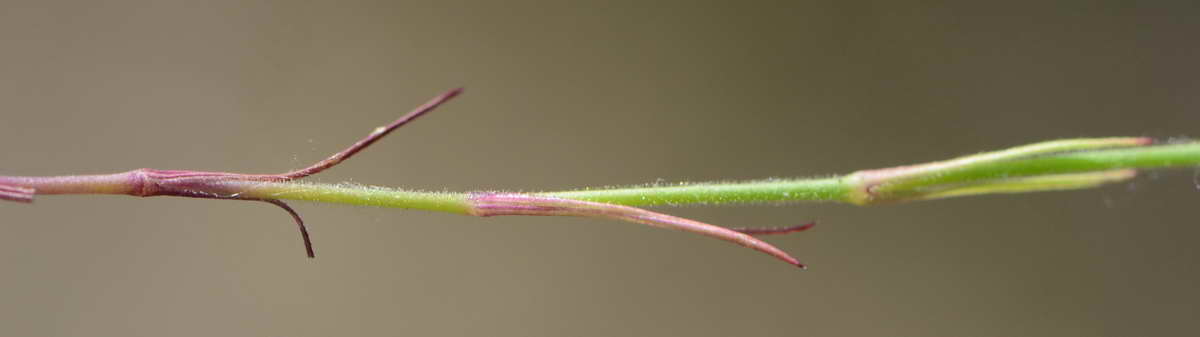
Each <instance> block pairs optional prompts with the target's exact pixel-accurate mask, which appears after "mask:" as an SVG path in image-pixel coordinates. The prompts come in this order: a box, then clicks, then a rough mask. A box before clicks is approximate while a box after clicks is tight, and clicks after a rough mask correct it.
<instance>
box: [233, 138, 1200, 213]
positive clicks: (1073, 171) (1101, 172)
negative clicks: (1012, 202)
mask: <svg viewBox="0 0 1200 337" xmlns="http://www.w3.org/2000/svg"><path fill="white" fill-rule="evenodd" d="M1107 140H1110V139H1100V140H1097V141H1098V143H1096V144H1099V142H1101V141H1107ZM1055 142H1060V143H1059V144H1070V146H1069V147H1071V148H1070V149H1083V150H1080V151H1078V152H1066V153H1048V154H1047V152H1046V151H1045V149H1046V148H1045V147H1044V146H1045V145H1044V144H1051V143H1054V142H1047V143H1039V144H1033V145H1027V146H1023V147H1018V148H1013V149H1009V150H1003V151H997V152H990V153H984V154H980V155H975V156H967V157H962V158H959V159H954V160H950V161H947V162H938V163H933V164H938V165H929V167H933V168H931V169H928V170H925V171H922V172H919V174H913V173H911V171H903V174H902V175H898V176H901V177H902V179H895V180H896V181H883V182H882V183H881V184H878V186H876V187H879V188H880V191H879V193H880V194H879V196H878V198H881V200H873V201H871V202H864V201H863V200H859V199H856V198H858V197H857V196H856V194H857V193H861V192H862V191H863V190H864V189H867V188H870V187H871V186H865V185H864V180H863V179H860V178H859V176H858V175H859V174H861V173H864V172H871V173H874V172H881V171H885V170H872V171H860V172H856V173H853V174H849V175H845V176H840V177H830V178H816V179H781V180H763V181H748V182H718V183H698V184H681V185H667V186H644V187H630V188H613V189H586V190H575V191H560V192H542V193H533V194H532V195H536V196H545V197H557V198H566V199H575V200H584V201H593V202H602V203H611V204H618V205H626V206H655V205H689V204H732V203H753V202H786V201H834V202H847V203H855V204H868V203H872V202H887V201H905V200H922V199H934V198H943V197H951V196H960V195H978V194H990V193H1018V192H1033V191H1044V190H1061V189H1076V188H1088V187H1093V186H1097V185H1100V184H1103V183H1109V182H1115V181H1121V180H1124V179H1127V178H1129V177H1132V175H1133V174H1132V173H1133V172H1131V171H1121V169H1147V168H1170V167H1187V166H1196V165H1200V143H1183V144H1170V145H1156V146H1141V147H1123V148H1105V149H1097V150H1088V147H1087V146H1082V147H1080V146H1079V144H1078V143H1061V142H1063V141H1055ZM1105 147H1111V145H1109V146H1105ZM1020 149H1026V150H1028V149H1036V151H1033V152H1021V151H1019V150H1020ZM1014 150H1018V151H1017V152H1016V154H1018V155H1012V154H1013V153H1014V152H1013V151H1014ZM997 154H1008V155H1006V156H1000V157H997ZM970 158H986V159H987V160H976V161H970V162H971V164H970V165H958V166H955V165H949V166H942V165H941V164H942V163H948V162H955V161H960V160H967V159H970ZM919 166H921V165H915V166H912V167H919ZM905 168H909V167H905ZM230 184H231V186H229V188H230V189H232V190H243V191H245V192H244V193H245V195H247V196H253V197H259V198H276V199H289V200H306V201H317V202H330V203H342V204H352V205H364V206H381V207H396V208H407V209H420V210H429V211H441V212H449V213H460V214H471V210H472V204H471V194H470V193H450V192H422V191H408V190H399V189H391V188H380V187H361V186H347V185H335V184H318V183H263V182H232V183H230ZM235 185H236V186H235Z"/></svg>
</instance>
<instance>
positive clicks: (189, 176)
mask: <svg viewBox="0 0 1200 337" xmlns="http://www.w3.org/2000/svg"><path fill="white" fill-rule="evenodd" d="M461 93H462V89H461V88H460V89H454V90H450V91H448V92H446V93H443V94H441V95H438V96H437V97H434V98H433V99H432V100H430V101H429V102H427V103H425V104H423V105H421V106H419V107H417V108H416V109H414V110H412V111H411V112H409V113H407V114H405V115H403V116H401V117H400V118H399V119H396V120H395V121H393V122H391V123H389V124H387V125H384V126H381V127H378V128H376V129H374V131H372V132H371V133H370V134H368V135H367V136H366V137H365V138H363V139H362V140H359V141H358V142H356V143H354V144H353V145H351V146H350V147H348V148H346V149H345V150H342V151H341V152H338V153H335V154H333V155H332V156H330V157H329V158H327V159H325V160H322V161H320V162H317V163H315V164H313V165H311V166H309V167H306V168H303V169H299V170H295V171H291V172H286V173H281V174H243V173H229V172H204V171H190V170H156V169H146V168H143V169H137V170H133V171H128V172H123V173H115V174H97V175H73V176H54V177H28V176H0V200H8V201H14V202H22V203H30V202H33V199H34V196H35V195H39V194H41V195H51V194H124V195H132V196H138V197H152V196H176V197H189V198H204V199H223V200H248V201H258V202H265V203H269V204H272V205H275V206H278V207H279V208H281V209H283V210H284V211H286V212H287V213H288V214H289V215H291V216H292V219H293V220H294V221H295V223H296V225H297V227H298V228H299V230H300V235H301V239H302V240H303V242H304V249H305V253H306V254H307V256H308V257H310V258H312V257H314V256H315V254H314V251H313V246H312V241H311V240H310V238H309V235H308V230H307V229H306V228H305V226H304V220H303V219H302V218H301V217H300V215H299V213H297V212H296V211H295V210H294V209H293V208H292V207H291V206H289V205H288V204H287V203H285V202H284V200H305V201H316V202H329V203H341V204H351V205H363V206H382V207H395V208H406V209H420V210H428V211H439V212H447V213H456V214H464V215H474V216H481V217H488V216H498V215H538V216H577V217H593V218H604V219H612V220H619V221H625V222H632V223H639V224H644V225H649V226H654V227H661V228H667V229H674V230H679V231H684V232H691V233H696V234H700V235H704V236H709V237H713V238H716V239H720V240H725V241H729V242H732V243H735V244H738V245H741V246H744V247H747V248H750V249H754V250H757V251H759V252H762V253H764V254H767V255H770V256H772V257H774V258H776V259H778V260H781V261H784V262H786V263H788V264H791V265H794V266H797V267H800V268H806V267H805V265H804V264H802V263H800V261H798V260H797V259H796V258H794V257H792V256H790V255H788V254H787V253H786V252H784V251H783V250H781V249H779V248H777V247H775V246H773V245H771V244H769V243H767V242H764V241H762V240H761V239H759V238H757V237H756V236H761V235H775V234H789V233H796V232H801V231H804V230H807V229H809V228H812V227H813V225H814V223H812V222H808V223H805V224H801V225H795V226H785V227H762V228H755V227H748V228H725V227H720V226H715V225H712V224H708V223H704V222H700V221H695V220H690V219H684V218H680V217H676V216H671V215H667V214H662V213H658V212H653V211H649V210H646V209H642V208H638V207H642V206H658V205H687V204H733V203H755V202H778V201H834V202H844V203H850V204H855V205H872V204H880V203H895V202H905V201H919V200H931V199H940V198H948V197H958V196H968V195H982V194H996V193H1026V192H1038V191H1056V190H1072V189H1082V188H1091V187H1096V186H1100V185H1104V184H1108V183H1113V182H1120V181H1125V180H1128V179H1131V178H1133V177H1134V176H1135V175H1136V174H1137V171H1136V170H1137V169H1150V168H1169V167H1187V166H1195V165H1200V143H1197V142H1187V143H1173V144H1154V142H1153V141H1152V140H1151V139H1149V138H1144V137H1117V138H1084V139H1066V140H1055V141H1048V142H1042V143H1035V144H1030V145H1025V146H1018V147H1014V148H1010V149H1006V150H1001V151H994V152H985V153H981V154H975V155H969V156H964V157H959V158H955V159H950V160H945V161H939V162H932V163H925V164H917V165H908V166H900V167H893V168H885V169H875V170H863V171H858V172H854V173H851V174H848V175H843V176H835V177H829V178H816V179H787V180H779V179H774V180H763V181H747V182H721V183H695V184H682V185H672V186H650V187H633V188H606V189H582V190H571V191H560V192H539V193H506V192H488V191H481V192H467V193H447V192H423V191H412V190H401V189H391V188H379V187H347V186H342V185H333V184H320V183H307V182H302V181H299V180H300V179H303V178H305V177H308V176H311V175H314V174H317V173H321V172H322V171H324V170H327V169H329V168H332V167H334V166H336V165H338V164H340V163H342V162H343V161H345V160H347V159H350V157H352V156H354V155H355V154H357V153H359V152H360V151H362V150H364V149H366V148H367V147H368V146H371V144H374V143H375V142H377V141H378V140H379V139H381V138H383V137H384V136H386V135H388V134H389V133H391V132H392V131H395V130H396V129H397V128H399V127H401V126H404V125H405V124H408V123H409V122H412V121H413V120H415V119H417V118H419V117H421V116H423V115H425V114H426V113H428V112H430V111H433V110H434V109H436V108H437V107H439V106H441V105H442V104H443V103H445V102H447V101H449V100H451V99H453V98H454V97H457V96H458V95H459V94H461Z"/></svg>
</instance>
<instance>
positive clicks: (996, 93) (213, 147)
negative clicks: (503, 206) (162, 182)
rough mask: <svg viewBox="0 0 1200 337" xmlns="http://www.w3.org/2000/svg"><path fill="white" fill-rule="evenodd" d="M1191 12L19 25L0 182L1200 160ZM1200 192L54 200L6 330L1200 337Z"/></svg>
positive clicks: (42, 208)
mask: <svg viewBox="0 0 1200 337" xmlns="http://www.w3.org/2000/svg"><path fill="white" fill-rule="evenodd" d="M1197 7H1198V5H1197V3H1196V2H1194V1H1178V2H1177V3H1174V4H1172V3H1166V2H1157V3H1156V2H1139V3H1134V2H1129V1H1109V2H1099V1H1080V2H1077V3H1073V4H1070V3H1068V2H1055V3H1040V2H1031V3H1028V4H1019V3H1014V2H993V3H975V4H968V3H961V2H950V3H940V2H932V1H928V2H916V1H877V2H854V3H850V2H829V3H816V2H811V3H810V2H799V1H779V2H745V1H730V2H702V1H673V2H667V1H630V2H614V1H598V2H568V1H545V2H528V1H473V2H458V1H429V2H408V1H378V2H362V1H329V2H322V3H311V2H301V1H274V2H266V1H229V2H221V3H217V2H209V1H123V2H115V1H113V2H85V1H79V2H45V1H25V2H12V1H4V2H3V5H2V6H0V44H2V45H0V172H2V173H3V174H8V175H57V174H78V173H105V172H116V171H125V170H129V169H135V168H140V167H150V168H159V169H194V170H222V171H236V172H253V173H273V172H281V171H286V170H289V169H293V168H298V167H302V166H305V165H307V164H308V163H310V162H313V161H316V160H319V159H321V158H324V157H325V156H327V155H329V154H330V153H332V152H335V151H337V150H340V149H341V148H343V147H344V146H346V145H348V144H350V143H351V142H353V141H354V140H356V139H358V138H359V137H361V136H363V135H365V134H366V133H367V132H369V131H370V130H371V129H372V128H374V127H375V126H378V125H381V124H382V123H384V122H387V121H389V120H391V119H393V118H395V117H396V116H398V115H399V114H400V113H402V112H404V111H407V110H409V109H410V108H411V107H413V106H416V105H417V104H420V103H422V102H424V101H425V100H427V99H428V98H430V97H432V96H434V95H435V94H437V93H439V92H441V91H443V90H446V89H449V88H453V87H456V86H465V87H467V92H466V94H465V95H464V96H462V97H461V98H460V99H458V100H456V101H454V102H452V103H450V104H449V105H447V106H446V107H444V109H442V110H439V111H437V112H436V113H435V114H433V115H431V116H429V117H428V118H426V119H423V120H420V121H418V122H417V123H414V124H411V125H410V126H408V127H405V128H404V129H402V130H400V131H399V132H397V133H395V134H393V135H392V136H391V137H389V138H387V139H385V140H383V141H382V142H380V143H378V144H377V145H376V146H375V147H373V148H372V149H370V150H368V151H366V152H364V153H362V154H361V155H360V156H359V157H356V158H354V159H353V160H350V161H348V162H347V163H345V164H344V165H343V166H339V167H337V168H335V169H333V170H331V171H328V172H326V173H323V174H320V175H318V176H316V177H314V179H315V180H318V181H326V182H339V181H353V182H357V183H363V184H373V185H386V186H400V187H407V188H420V189H432V190H440V189H447V190H455V191H459V190H478V189H503V190H527V191H528V190H554V189H568V188H577V187H585V186H604V185H627V184H639V183H648V182H655V181H664V182H676V181H708V180H721V179H756V178H766V177H797V176H815V175H827V174H834V173H846V172H850V171H854V170H857V169H866V168H877V167H886V166H892V165H900V164H906V163H912V162H917V161H928V160H937V159H942V158H948V157H951V156H955V155H961V154H967V153H972V152H976V151H982V150H990V149H998V148H1002V147H1006V146H1011V145H1017V144H1023V143H1029V142H1034V141H1039V140H1047V139H1054V138H1065V137H1083V136H1143V135H1145V136H1153V137H1157V138H1159V139H1163V140H1166V139H1172V138H1177V137H1181V136H1186V135H1192V136H1196V135H1200V123H1198V122H1200V111H1197V107H1200V95H1198V90H1200V76H1198V75H1200V72H1198V71H1197V69H1198V68H1197V62H1198V61H1200V44H1198V43H1197V39H1196V36H1197V32H1198V29H1200V20H1197V19H1196V18H1197V17H1198V15H1200V11H1198V10H1197V9H1198V8H1197ZM1195 174H1196V172H1195V170H1193V169H1182V170H1175V171H1162V172H1152V173H1147V174H1143V175H1142V177H1140V178H1138V179H1137V180H1135V181H1134V182H1131V183H1126V184H1119V185H1115V186H1111V187H1107V188H1103V189H1098V190H1087V191H1075V192H1061V193H1040V194H1029V195H1020V196H990V197H977V198H966V199H956V200H945V201H935V202H927V203H918V204H905V205H892V206H882V207H870V208H861V207H852V206H845V205H835V204H789V205H781V206H769V205H752V206H721V207H686V208H679V209H671V208H664V209H662V210H664V211H666V212H669V213H672V214H678V215H682V216H688V217H693V218H696V219H699V220H702V221H708V222H712V223H715V224H721V225H728V226H745V225H787V224H796V223H800V222H803V221H808V220H817V221H819V224H818V226H817V227H816V228H815V229H814V230H812V231H810V232H806V233H802V234H797V235H792V236H787V237H774V238H770V239H769V241H771V242H773V243H776V244H778V245H779V246H780V247H781V248H783V249H785V250H787V251H789V252H791V253H793V254H795V255H796V256H798V257H799V258H801V260H803V261H805V262H807V263H809V264H811V265H812V269H810V270H809V271H807V272H801V271H798V270H795V269H794V268H789V267H788V266H787V265H785V264H783V263H780V262H778V261H775V260H773V259H770V258H768V257H765V256H763V255H762V254H759V253H757V252H753V251H751V250H748V249H743V248H740V247H736V246H734V245H730V244H728V243H725V242H719V241H717V240H712V239H708V238H702V237H699V236H695V235H689V234H683V233H679V232H672V231H664V230H659V229H653V228H648V227H643V226H637V225H632V224H627V223H619V222H612V221H603V220H593V219H574V218H540V217H539V218H532V217H531V218H526V217H502V218H489V219H481V218H471V217H464V216H457V215H448V214H436V213H425V212H416V211H411V212H410V211H400V210H395V209H379V208H368V207H349V206H340V205H324V204H311V203H297V204H295V205H294V206H296V208H297V209H298V210H299V211H300V212H301V213H302V214H304V215H305V216H306V219H307V220H308V222H309V223H310V226H311V229H312V232H313V235H314V241H315V243H316V249H317V258H316V259H315V260H309V259H306V258H304V257H303V250H302V249H301V245H300V240H299V238H298V235H297V234H296V231H295V228H294V226H293V224H292V222H291V220H290V219H289V218H288V217H287V215H286V214H284V213H283V212H281V211H279V210H278V209H275V208H274V207H272V206H270V205H266V204H259V203H246V202H231V201H212V200H189V199H178V198H165V197H164V198H148V199H136V198H132V197H122V196H62V197H60V196H44V197H39V198H38V200H37V201H36V202H35V203H34V204H32V205H21V204H14V203H4V204H0V214H2V216H0V230H2V231H3V235H0V269H2V272H0V280H2V281H0V335H12V336H19V335H24V336H33V335H53V336H82V335H90V336H214V335H215V336H354V335H370V336H387V335H397V336H398V335H417V336H460V335H483V336H648V335H668V336H748V335H768V336H1131V335H1143V336H1183V335H1191V334H1193V333H1194V332H1195V331H1194V330H1195V329H1196V326H1195V324H1194V323H1195V319H1196V317H1197V312H1198V311H1200V292H1198V291H1197V290H1196V284H1197V282H1198V281H1200V262H1198V260H1200V249H1197V248H1196V243H1195V242H1196V238H1197V237H1200V229H1198V227H1197V223H1198V222H1197V213H1196V210H1197V208H1200V191H1197V186H1196V184H1195V183H1194V182H1193V180H1194V179H1193V176H1194V175H1195Z"/></svg>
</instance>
